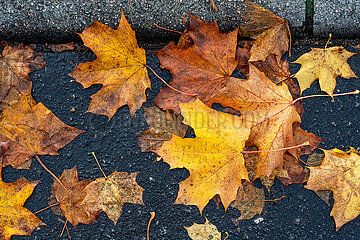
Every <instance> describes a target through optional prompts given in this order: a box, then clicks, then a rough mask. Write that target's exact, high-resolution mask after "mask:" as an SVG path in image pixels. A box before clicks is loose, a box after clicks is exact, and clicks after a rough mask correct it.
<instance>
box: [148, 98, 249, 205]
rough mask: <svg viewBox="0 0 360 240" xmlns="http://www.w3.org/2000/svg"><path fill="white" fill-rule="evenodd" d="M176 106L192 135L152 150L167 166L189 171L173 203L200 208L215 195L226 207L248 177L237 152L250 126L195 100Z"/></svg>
mask: <svg viewBox="0 0 360 240" xmlns="http://www.w3.org/2000/svg"><path fill="white" fill-rule="evenodd" d="M179 106H180V108H181V114H182V116H183V117H184V123H185V124H187V125H189V126H191V127H193V128H194V131H195V134H196V138H181V137H178V136H176V135H173V136H172V138H171V140H170V141H166V142H164V143H163V145H162V146H161V147H160V148H159V149H157V150H156V151H154V152H155V153H157V154H158V155H160V156H161V157H162V158H163V159H164V161H165V162H167V163H169V164H170V166H171V168H182V167H185V168H187V169H188V170H189V171H190V177H189V178H187V179H186V180H185V181H183V182H180V190H179V195H178V198H177V199H176V202H175V203H180V204H194V205H197V206H198V207H199V209H200V211H202V210H203V209H204V207H205V205H206V204H207V203H208V201H209V200H210V199H212V198H213V197H214V196H215V195H216V194H219V195H220V198H221V200H222V202H223V204H224V207H225V209H227V207H228V206H229V204H230V203H231V202H232V201H233V200H234V199H235V198H236V193H237V189H238V187H239V186H240V185H241V180H242V179H246V180H247V179H248V173H247V170H246V168H245V166H244V157H243V155H242V153H241V151H242V150H243V148H244V146H245V141H246V139H247V138H248V136H249V132H250V129H249V128H247V127H246V126H245V124H244V123H243V122H242V120H241V119H240V118H239V117H237V116H234V115H230V114H226V113H222V112H218V111H215V110H212V109H211V108H209V107H207V106H206V105H205V104H204V103H202V102H201V101H200V100H199V99H197V100H196V101H194V102H192V103H179Z"/></svg>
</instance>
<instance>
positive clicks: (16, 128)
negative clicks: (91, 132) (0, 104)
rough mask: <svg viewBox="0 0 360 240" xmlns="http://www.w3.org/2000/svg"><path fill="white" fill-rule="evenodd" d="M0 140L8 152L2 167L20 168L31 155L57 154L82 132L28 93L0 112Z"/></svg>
mask: <svg viewBox="0 0 360 240" xmlns="http://www.w3.org/2000/svg"><path fill="white" fill-rule="evenodd" d="M0 118H1V122H0V141H2V142H8V143H9V146H10V149H9V150H8V151H6V153H5V155H4V156H3V158H4V161H3V166H7V165H12V166H13V167H18V166H21V165H22V164H23V163H24V162H26V161H27V160H29V159H31V158H32V157H33V156H34V155H36V154H38V155H58V153H57V151H58V149H60V148H63V147H64V146H66V145H67V144H68V143H70V142H71V141H72V140H73V139H74V138H75V137H76V136H78V135H79V134H81V133H83V132H84V131H81V130H78V129H76V128H74V127H69V126H67V125H66V124H65V123H63V122H62V121H61V120H60V119H59V118H57V117H56V116H55V115H54V114H53V113H52V112H51V111H50V110H49V109H47V108H46V107H45V106H44V105H43V104H42V103H36V102H35V100H34V99H32V97H31V95H30V92H28V93H26V94H23V95H21V96H20V97H19V99H18V100H17V102H15V103H13V104H12V105H10V106H8V107H6V108H5V109H4V110H3V111H2V113H1V117H0Z"/></svg>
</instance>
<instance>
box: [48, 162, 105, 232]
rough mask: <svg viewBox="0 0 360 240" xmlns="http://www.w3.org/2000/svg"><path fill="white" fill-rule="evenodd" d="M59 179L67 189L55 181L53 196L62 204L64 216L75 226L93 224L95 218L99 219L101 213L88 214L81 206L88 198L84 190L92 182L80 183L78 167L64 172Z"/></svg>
mask: <svg viewBox="0 0 360 240" xmlns="http://www.w3.org/2000/svg"><path fill="white" fill-rule="evenodd" d="M59 179H60V181H61V182H62V184H63V185H64V186H65V188H66V189H64V187H63V186H61V185H60V183H59V182H57V181H55V180H54V185H53V190H54V191H53V195H54V196H55V198H56V200H57V202H59V203H60V208H61V210H62V214H64V216H65V217H66V219H67V220H68V221H69V222H70V223H71V224H72V225H74V226H76V225H78V224H79V223H84V224H90V223H92V222H93V221H94V220H95V218H96V217H98V215H99V211H98V212H91V213H87V212H86V211H85V208H84V207H83V206H82V205H81V202H82V201H83V199H84V198H85V196H86V193H85V192H84V188H85V187H86V186H87V185H88V184H89V183H90V182H91V180H90V179H89V180H85V181H79V178H78V173H77V168H76V166H75V167H73V168H72V169H69V170H64V171H63V173H62V175H61V177H60V178H59ZM51 198H53V197H51ZM51 198H50V199H51ZM55 210H56V208H55ZM54 213H55V214H56V213H58V212H57V211H55V212H54Z"/></svg>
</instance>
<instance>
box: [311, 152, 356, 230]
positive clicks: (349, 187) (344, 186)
mask: <svg viewBox="0 0 360 240" xmlns="http://www.w3.org/2000/svg"><path fill="white" fill-rule="evenodd" d="M323 151H324V153H325V156H324V159H323V161H322V163H321V165H320V166H318V167H309V169H310V176H309V180H308V182H307V185H306V186H305V188H307V189H310V190H313V191H321V190H330V191H332V192H333V198H334V206H333V209H332V210H331V212H330V216H333V217H334V219H335V224H336V230H339V229H340V228H341V227H342V226H343V225H344V224H345V223H347V222H349V221H352V220H353V219H355V218H356V217H357V216H358V215H359V214H360V188H359V182H360V156H359V153H358V152H357V151H356V150H355V149H354V148H351V149H350V151H348V152H343V151H341V150H339V149H336V148H335V149H331V150H323Z"/></svg>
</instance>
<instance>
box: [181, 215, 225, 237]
mask: <svg viewBox="0 0 360 240" xmlns="http://www.w3.org/2000/svg"><path fill="white" fill-rule="evenodd" d="M205 219H206V222H205V223H204V224H197V223H194V224H193V225H192V226H191V227H185V229H186V231H187V232H188V234H189V237H190V238H191V239H192V240H209V239H212V240H221V233H220V232H219V231H218V229H217V227H216V226H215V225H213V224H211V223H210V222H209V220H208V219H207V218H205Z"/></svg>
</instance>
